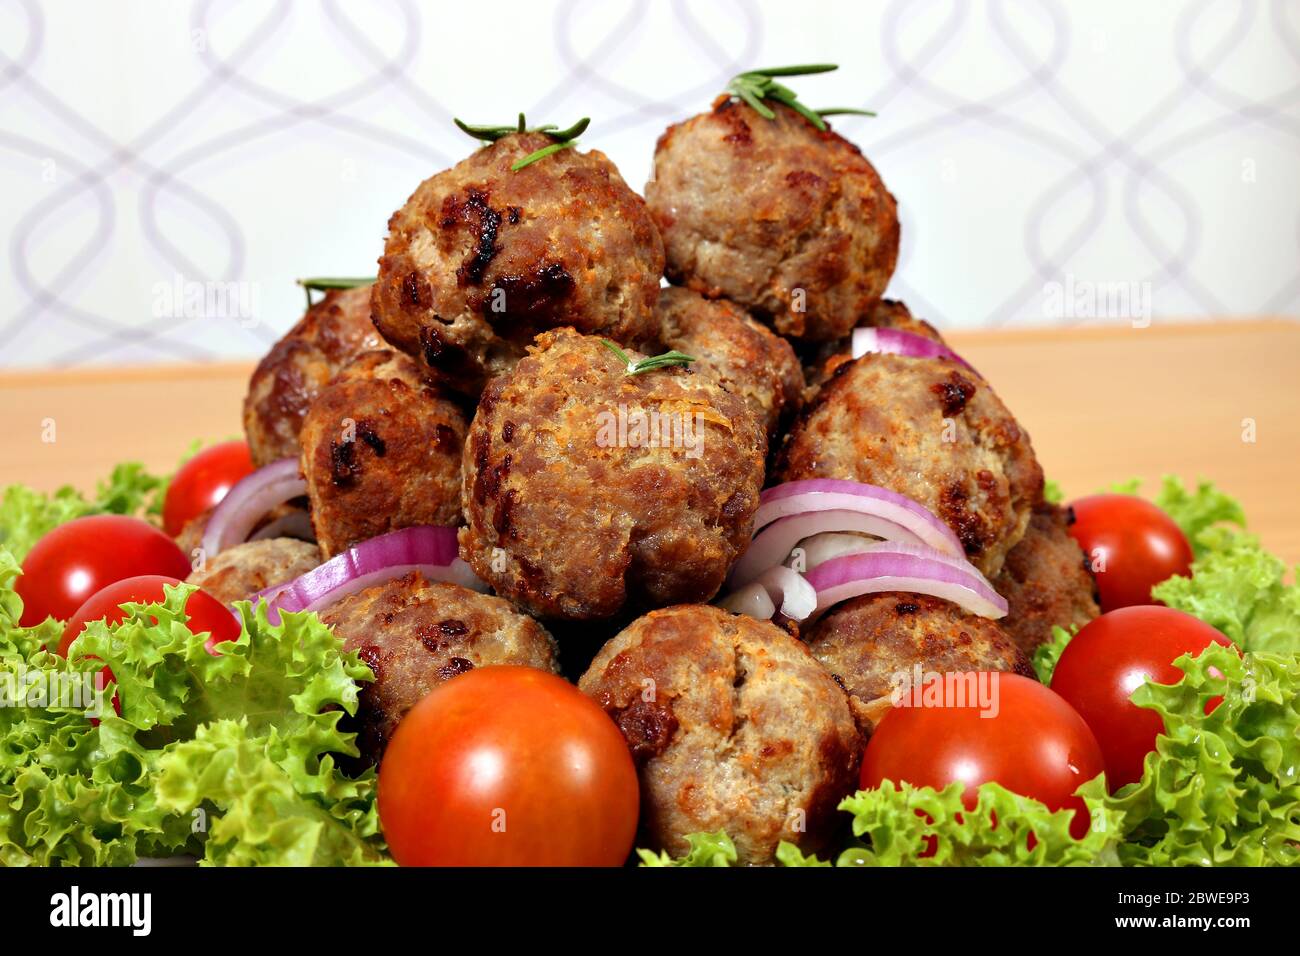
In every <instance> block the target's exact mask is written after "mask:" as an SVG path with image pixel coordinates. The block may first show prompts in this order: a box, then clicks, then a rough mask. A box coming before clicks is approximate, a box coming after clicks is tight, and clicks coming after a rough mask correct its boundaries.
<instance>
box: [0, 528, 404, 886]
mask: <svg viewBox="0 0 1300 956" xmlns="http://www.w3.org/2000/svg"><path fill="white" fill-rule="evenodd" d="M17 571H18V566H17V562H16V561H15V560H14V558H13V557H12V556H11V555H9V554H8V553H7V552H5V551H4V550H3V549H0V693H5V692H6V688H7V686H9V685H14V682H16V681H22V682H23V683H22V684H21V685H14V686H21V687H27V686H28V683H27V682H28V681H29V679H34V682H35V683H34V685H33V686H40V687H52V686H54V684H55V682H56V681H57V680H59V679H63V678H66V677H67V676H69V675H73V676H77V677H78V678H79V679H82V680H91V679H93V676H94V675H95V674H97V673H98V672H99V671H100V669H101V668H102V667H103V666H104V665H107V666H108V667H109V668H111V671H112V675H113V679H114V681H115V683H113V684H110V685H109V688H108V691H107V695H111V694H112V693H113V691H114V690H116V691H117V693H118V697H119V700H120V704H121V714H120V715H118V714H117V713H115V712H114V711H113V709H112V707H111V706H109V705H108V703H107V700H108V696H107V695H106V696H102V697H101V698H100V699H99V700H98V701H97V702H96V701H95V700H93V699H91V698H93V694H91V693H89V692H88V693H87V694H85V695H83V697H82V699H78V700H72V699H64V698H58V699H50V698H49V696H48V695H47V696H46V697H45V698H42V699H39V700H37V699H33V698H31V697H30V696H28V697H25V698H24V700H23V701H22V704H23V705H22V706H5V707H0V863H3V864H5V865H24V864H40V865H51V864H97V865H119V864H129V863H131V862H133V861H134V860H135V859H136V858H137V856H139V855H141V854H144V855H168V854H173V853H178V852H193V853H197V854H201V855H202V856H203V862H206V863H231V864H258V865H306V864H325V865H337V864H344V863H382V862H385V856H384V846H383V843H382V841H381V839H380V838H379V821H378V814H377V809H376V805H375V777H374V773H373V771H370V772H367V773H365V774H363V775H362V776H360V777H351V776H348V775H346V774H344V773H342V772H341V771H340V770H339V769H338V767H337V765H336V762H335V761H336V755H347V756H355V755H356V753H357V751H356V747H355V743H354V738H353V735H352V734H349V733H345V732H343V731H342V730H341V729H340V728H339V721H340V720H341V719H343V716H344V714H351V713H355V710H356V704H357V694H358V688H357V683H356V682H357V681H358V680H366V679H371V677H372V675H371V674H370V671H369V669H368V668H366V667H365V665H363V664H362V663H361V662H360V660H359V659H358V658H357V657H356V655H355V654H352V653H344V651H343V648H342V642H341V640H340V639H338V638H337V637H335V636H334V635H333V634H332V633H331V632H330V630H329V629H328V628H327V627H325V626H324V625H323V624H321V623H320V621H319V619H318V618H317V617H316V616H315V615H312V614H297V615H295V614H285V615H283V620H282V622H281V623H280V624H277V625H274V626H272V625H271V624H269V622H268V621H267V619H266V610H265V605H262V606H261V607H259V608H258V609H257V610H254V609H253V608H251V607H249V606H248V605H247V604H244V605H241V609H240V610H241V616H242V628H241V633H240V636H239V639H238V640H236V641H231V642H227V643H225V644H223V645H221V650H222V654H221V655H220V656H213V655H211V654H208V653H207V651H206V649H205V646H204V645H205V641H206V635H204V634H194V633H192V632H191V631H190V629H189V627H188V626H187V624H186V621H187V619H186V616H185V612H184V607H185V602H186V600H187V598H188V596H189V595H190V593H192V591H193V590H194V588H193V586H192V585H180V586H178V587H174V588H166V589H165V590H164V593H165V598H164V600H163V601H161V602H159V603H156V604H146V605H135V604H133V605H126V612H127V614H126V618H125V619H124V620H123V621H122V622H121V623H120V624H114V625H111V626H110V625H107V624H105V623H103V622H102V621H100V622H94V623H92V624H90V625H88V626H87V627H86V629H85V631H83V632H82V634H81V635H80V636H79V637H78V638H77V640H76V641H75V642H74V643H73V645H72V648H71V649H70V651H69V656H68V659H67V660H64V659H63V658H61V657H58V656H56V655H53V654H51V653H49V652H48V651H45V650H43V649H42V646H44V645H49V644H52V643H53V641H54V639H56V638H57V637H58V631H59V627H58V625H57V624H51V622H46V623H45V624H42V625H40V626H39V627H37V628H21V627H18V626H17V621H18V620H19V618H20V616H21V612H22V605H21V601H20V600H19V598H18V597H17V595H16V594H14V593H13V590H12V586H11V585H12V581H13V578H14V576H15V575H16V574H17ZM92 659H93V660H92ZM83 674H84V677H83V676H82V675H83ZM33 675H34V677H33ZM95 718H97V720H96V719H95Z"/></svg>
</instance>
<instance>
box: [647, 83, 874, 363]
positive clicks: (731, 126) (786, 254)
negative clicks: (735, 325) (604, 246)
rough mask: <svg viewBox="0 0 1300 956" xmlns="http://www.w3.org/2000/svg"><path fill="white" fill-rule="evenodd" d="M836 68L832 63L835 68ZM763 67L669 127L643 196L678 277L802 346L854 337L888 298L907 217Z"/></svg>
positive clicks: (818, 117)
mask: <svg viewBox="0 0 1300 956" xmlns="http://www.w3.org/2000/svg"><path fill="white" fill-rule="evenodd" d="M832 69H833V67H832ZM824 70H825V68H824V67H814V68H802V67H793V68H789V69H788V70H771V71H756V72H753V73H748V74H742V75H741V76H739V77H737V78H736V79H735V80H733V81H732V85H731V87H730V88H729V92H728V93H727V94H724V95H723V96H720V97H719V98H718V99H717V100H716V101H715V102H714V104H713V109H712V110H710V111H709V112H707V113H702V114H700V115H699V116H694V117H692V118H690V119H688V120H686V121H685V122H682V123H678V124H676V125H675V126H670V127H669V128H668V130H667V131H666V132H665V133H664V134H663V135H662V136H661V137H660V138H659V143H658V146H657V147H656V149H655V163H654V178H653V179H652V180H651V181H650V182H649V183H648V184H647V185H646V201H647V203H648V204H649V206H650V211H651V213H652V214H653V215H654V218H655V222H656V224H657V225H658V226H659V231H660V233H661V234H662V235H663V240H664V249H665V252H666V255H667V273H668V278H669V280H670V281H672V282H673V283H675V284H678V285H685V286H688V287H689V288H692V289H695V290H696V291H697V292H700V293H702V294H704V295H706V296H708V297H710V298H718V297H726V298H728V299H731V300H732V301H734V302H737V303H738V304H740V305H741V306H743V307H745V308H746V309H748V310H750V311H751V312H753V313H754V314H755V315H756V316H757V317H759V318H761V319H764V320H766V321H768V322H770V323H771V324H772V325H773V326H774V327H775V328H776V330H777V331H778V332H780V333H781V334H782V335H787V336H790V337H792V338H798V339H803V340H806V341H812V342H824V341H828V340H833V339H837V338H839V337H840V336H843V335H845V334H846V333H847V332H848V331H849V329H851V328H852V327H853V326H854V325H856V324H857V323H858V321H859V319H860V318H861V317H862V316H863V315H866V314H867V313H869V312H870V311H871V308H872V307H873V306H874V305H875V303H876V302H877V301H878V300H879V299H880V297H881V295H882V294H883V293H884V291H885V285H886V284H887V283H888V282H889V277H890V275H891V274H892V273H893V271H894V265H895V262H896V261H897V258H898V239H899V229H898V210H897V208H896V206H895V203H894V197H893V196H891V195H890V194H889V192H888V191H887V190H886V189H885V186H884V184H883V183H882V182H881V180H880V176H879V175H877V173H876V170H875V168H874V167H873V166H872V165H871V163H869V162H868V161H867V159H866V157H864V156H863V155H862V153H861V151H860V150H859V149H858V147H857V146H855V145H853V144H852V143H851V142H849V141H848V140H846V139H844V138H843V137H842V136H840V135H839V134H837V133H835V132H833V131H832V130H831V129H830V128H829V127H828V126H827V125H826V122H825V120H823V119H822V116H823V115H825V114H827V113H831V112H848V111H845V110H825V111H819V112H818V111H813V110H810V109H808V108H807V107H805V106H804V105H803V104H802V103H800V102H799V101H798V100H797V99H796V98H795V97H794V95H793V93H791V92H790V91H789V90H788V89H787V88H786V87H784V86H781V85H780V84H779V83H776V81H775V80H774V79H773V77H775V76H780V75H794V74H796V73H801V72H824Z"/></svg>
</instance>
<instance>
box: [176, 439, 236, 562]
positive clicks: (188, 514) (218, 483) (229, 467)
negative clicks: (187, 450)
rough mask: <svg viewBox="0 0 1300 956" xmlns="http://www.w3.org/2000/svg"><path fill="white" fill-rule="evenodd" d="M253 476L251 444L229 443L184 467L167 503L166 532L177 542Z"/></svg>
mask: <svg viewBox="0 0 1300 956" xmlns="http://www.w3.org/2000/svg"><path fill="white" fill-rule="evenodd" d="M252 473H253V459H252V456H251V455H250V454H249V452H248V442H243V441H228V442H224V443H222V444H220V445H213V446H212V447H211V448H205V449H204V450H203V451H201V452H199V453H198V454H197V455H195V456H194V457H193V458H191V459H190V460H189V461H187V462H186V463H185V464H184V465H182V466H181V468H180V471H178V472H176V476H175V477H174V478H172V483H171V484H170V485H168V486H167V497H166V498H164V499H163V530H164V531H166V532H167V533H168V534H169V535H171V536H172V537H173V538H174V537H176V535H178V534H180V533H181V530H182V529H183V528H184V527H185V525H186V523H187V522H188V521H189V520H190V519H191V518H197V517H198V516H199V515H201V514H203V512H205V511H207V510H208V509H209V508H214V507H216V505H217V504H218V503H220V501H221V499H222V498H224V497H226V494H227V493H228V492H229V491H230V489H231V488H233V487H235V485H236V484H238V483H239V480H240V479H241V478H243V477H244V476H246V475H251V474H252Z"/></svg>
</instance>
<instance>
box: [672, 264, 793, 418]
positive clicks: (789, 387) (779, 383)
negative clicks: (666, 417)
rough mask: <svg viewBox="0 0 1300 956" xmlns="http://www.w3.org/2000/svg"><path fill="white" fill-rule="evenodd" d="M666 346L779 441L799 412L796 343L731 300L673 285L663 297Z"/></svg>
mask: <svg viewBox="0 0 1300 956" xmlns="http://www.w3.org/2000/svg"><path fill="white" fill-rule="evenodd" d="M659 324H660V327H661V329H662V331H661V332H660V342H661V343H662V344H663V346H664V347H665V348H667V349H677V350H678V351H681V352H685V353H686V354H687V355H691V356H694V357H695V358H696V359H698V360H699V361H700V362H702V363H704V364H705V365H707V366H708V367H709V368H711V369H712V370H713V371H714V372H716V373H717V376H718V378H719V379H721V380H722V384H723V385H725V386H726V387H727V388H728V389H730V390H731V391H732V392H734V393H735V394H737V395H739V396H741V397H742V398H744V399H745V401H747V402H748V403H749V405H750V407H751V408H753V409H754V411H755V413H756V414H757V415H758V416H759V417H760V418H761V419H762V420H763V422H764V425H765V426H766V428H767V434H768V436H769V437H775V436H776V434H777V429H778V427H779V425H780V423H781V421H782V420H784V419H787V418H788V417H789V416H790V415H792V414H793V413H794V412H796V411H798V410H799V403H800V401H801V399H802V395H803V385H804V382H803V369H802V368H801V367H800V365H799V360H798V359H797V358H796V357H795V354H794V349H793V348H791V347H790V343H789V342H787V341H786V340H785V339H783V338H781V337H780V336H779V335H776V334H774V333H773V332H772V331H771V330H770V329H769V328H767V326H765V325H762V324H761V323H759V322H756V321H755V320H754V319H753V318H752V317H751V316H750V315H749V314H748V313H746V312H745V311H744V310H743V309H741V308H740V307H739V306H737V305H735V304H734V303H731V302H728V301H726V300H725V299H706V298H704V297H703V296H701V295H700V294H699V293H697V292H692V291H690V290H689V289H683V288H680V287H678V286H669V287H668V288H666V289H661V290H660V292H659Z"/></svg>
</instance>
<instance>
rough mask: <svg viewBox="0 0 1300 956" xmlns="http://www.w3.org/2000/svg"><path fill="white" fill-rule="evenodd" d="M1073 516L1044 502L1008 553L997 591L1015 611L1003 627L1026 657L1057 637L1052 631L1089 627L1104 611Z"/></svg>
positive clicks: (1003, 622)
mask: <svg viewBox="0 0 1300 956" xmlns="http://www.w3.org/2000/svg"><path fill="white" fill-rule="evenodd" d="M1073 520H1074V518H1073V516H1072V515H1071V514H1070V512H1069V511H1068V510H1066V509H1064V508H1061V507H1059V506H1057V505H1053V504H1047V503H1044V504H1042V505H1040V506H1039V507H1038V508H1036V509H1034V514H1033V516H1032V517H1031V518H1030V519H1029V528H1028V530H1027V531H1025V536H1024V537H1023V538H1021V539H1020V543H1019V544H1017V545H1016V546H1015V547H1014V548H1012V549H1011V551H1010V552H1009V553H1008V554H1007V560H1006V563H1005V564H1004V565H1003V566H1002V573H1001V574H999V575H998V576H997V577H996V578H994V579H993V587H995V588H996V589H997V592H998V593H999V594H1001V595H1002V596H1003V597H1004V598H1006V599H1007V604H1009V605H1010V610H1009V611H1008V612H1007V616H1006V617H1005V618H1003V619H1002V622H1001V623H1002V626H1003V627H1004V628H1005V629H1006V631H1007V633H1008V634H1010V635H1011V637H1012V639H1013V640H1015V642H1016V643H1017V644H1018V645H1020V648H1021V649H1022V650H1023V651H1024V652H1025V653H1026V654H1030V653H1033V651H1034V648H1036V647H1038V645H1039V644H1042V643H1044V642H1045V641H1048V640H1050V639H1051V637H1052V627H1053V626H1059V627H1064V628H1070V627H1083V625H1085V624H1087V623H1088V622H1089V621H1091V620H1092V619H1093V618H1094V617H1096V616H1097V615H1098V614H1099V613H1101V611H1100V609H1099V608H1098V607H1097V599H1096V592H1097V583H1096V582H1095V581H1094V580H1093V578H1092V573H1091V572H1090V571H1089V570H1088V563H1087V560H1086V559H1085V557H1084V554H1083V551H1082V549H1080V547H1079V545H1078V542H1076V541H1075V540H1074V538H1072V537H1070V532H1069V527H1070V523H1071V522H1072V521H1073Z"/></svg>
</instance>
